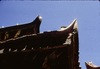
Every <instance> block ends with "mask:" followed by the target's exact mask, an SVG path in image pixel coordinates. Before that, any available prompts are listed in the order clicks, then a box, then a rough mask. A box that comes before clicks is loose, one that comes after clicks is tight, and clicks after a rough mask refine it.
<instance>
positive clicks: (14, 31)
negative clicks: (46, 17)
mask: <svg viewBox="0 0 100 69" xmlns="http://www.w3.org/2000/svg"><path fill="white" fill-rule="evenodd" d="M41 21H42V18H41V16H38V17H37V18H36V19H35V20H34V21H32V22H30V23H27V24H23V25H16V26H10V27H5V28H0V41H5V40H7V39H11V38H16V37H20V36H23V35H29V34H37V33H39V32H40V31H39V28H40V24H41Z"/></svg>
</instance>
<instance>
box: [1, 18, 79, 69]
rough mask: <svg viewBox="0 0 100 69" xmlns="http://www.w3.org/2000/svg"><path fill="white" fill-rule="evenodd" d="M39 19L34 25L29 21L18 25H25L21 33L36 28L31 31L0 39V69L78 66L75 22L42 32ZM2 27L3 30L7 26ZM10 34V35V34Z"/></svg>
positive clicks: (42, 68)
mask: <svg viewBox="0 0 100 69" xmlns="http://www.w3.org/2000/svg"><path fill="white" fill-rule="evenodd" d="M37 18H38V17H37ZM37 18H36V19H37ZM36 19H35V20H36ZM38 19H39V18H38ZM33 22H34V21H33ZM38 22H39V23H38ZM40 22H41V20H39V21H36V23H34V24H33V26H31V25H29V24H25V25H20V26H24V27H23V28H25V30H24V32H29V31H30V30H31V29H35V31H34V30H31V32H32V33H29V34H26V33H25V34H24V33H22V34H23V35H20V34H19V36H18V37H16V38H14V36H15V35H13V37H12V38H9V39H6V40H4V39H3V40H1V41H0V50H3V52H2V53H0V68H1V69H81V67H79V65H80V63H79V62H78V61H79V56H78V55H79V40H78V28H77V21H76V20H74V21H73V22H72V23H71V24H70V25H69V26H68V27H64V28H63V29H61V30H57V31H50V32H43V33H39V26H40ZM28 25H29V26H28ZM34 25H35V26H34ZM27 26H28V27H27ZM15 27H16V26H14V28H15ZM30 27H31V28H30ZM7 28H9V27H7ZM29 28H30V29H29ZM21 29H22V27H18V30H21ZM2 30H3V32H5V30H6V29H5V28H4V29H2ZM10 30H12V28H11V29H10ZM10 30H7V31H10ZM15 30H16V28H15V29H14V31H15ZM18 30H17V31H18ZM28 30H29V31H28ZM21 32H23V30H22V31H21ZM1 33H2V32H1ZM9 36H11V35H10V34H9Z"/></svg>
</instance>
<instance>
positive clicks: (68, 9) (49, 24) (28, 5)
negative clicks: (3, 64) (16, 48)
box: [0, 1, 100, 69]
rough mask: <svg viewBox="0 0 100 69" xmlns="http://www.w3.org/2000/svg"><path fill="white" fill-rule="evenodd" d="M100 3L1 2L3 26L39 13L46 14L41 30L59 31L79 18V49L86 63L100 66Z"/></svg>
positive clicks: (31, 19)
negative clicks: (90, 62) (89, 62)
mask: <svg viewBox="0 0 100 69" xmlns="http://www.w3.org/2000/svg"><path fill="white" fill-rule="evenodd" d="M99 6H100V2H98V1H28V2H27V1H25V2H19V1H17V2H14V1H13V2H11V1H9V2H8V1H1V2H0V27H2V26H12V25H16V24H17V23H19V24H24V23H27V22H31V21H33V20H34V19H35V18H36V17H37V16H38V15H41V16H42V17H43V21H42V24H41V27H40V29H41V30H40V31H41V32H43V31H47V30H59V29H60V27H61V26H64V25H65V26H68V25H69V24H70V23H71V22H72V21H73V19H75V18H76V19H77V21H78V28H79V52H80V55H79V56H80V59H79V60H80V63H81V67H82V69H86V68H85V64H84V62H88V61H92V62H93V63H94V64H96V65H100V53H99V52H100V37H99V36H100V7H99Z"/></svg>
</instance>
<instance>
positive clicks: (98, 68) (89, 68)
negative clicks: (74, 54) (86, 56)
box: [85, 62, 100, 69]
mask: <svg viewBox="0 0 100 69" xmlns="http://www.w3.org/2000/svg"><path fill="white" fill-rule="evenodd" d="M85 65H86V68H87V69H100V66H96V65H94V64H93V63H92V62H85Z"/></svg>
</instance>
